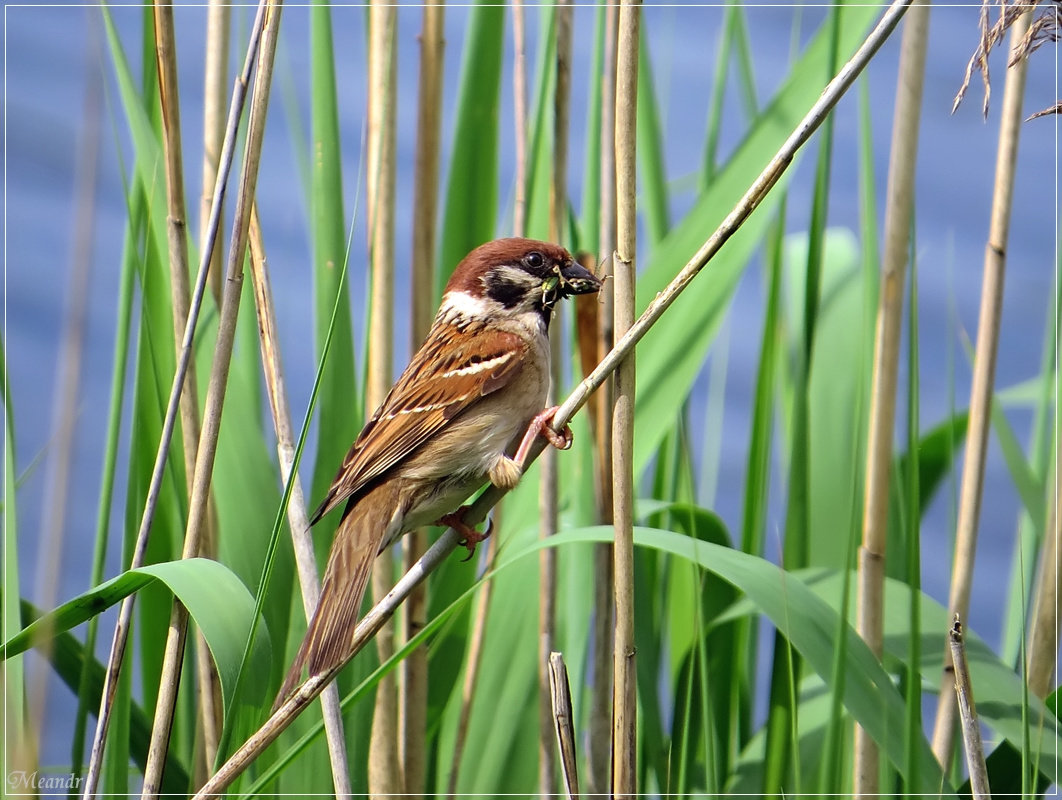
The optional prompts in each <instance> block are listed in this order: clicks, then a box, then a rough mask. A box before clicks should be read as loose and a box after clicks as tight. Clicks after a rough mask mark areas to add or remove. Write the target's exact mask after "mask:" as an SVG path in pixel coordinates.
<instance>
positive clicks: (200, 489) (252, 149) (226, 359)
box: [141, 3, 282, 800]
mask: <svg viewBox="0 0 1062 800" xmlns="http://www.w3.org/2000/svg"><path fill="white" fill-rule="evenodd" d="M281 8H282V6H281V5H280V4H279V3H274V4H272V5H270V6H268V8H267V10H266V17H265V26H264V28H263V34H262V49H261V52H260V53H259V58H258V77H257V79H256V81H255V86H254V94H253V96H252V99H251V115H250V122H249V124H248V132H247V147H246V150H245V157H244V164H243V171H242V174H241V180H240V193H239V197H238V199H237V203H236V222H235V225H234V230H233V237H232V243H231V247H230V248H229V257H228V262H227V264H226V275H225V277H226V283H225V295H224V299H223V302H222V304H221V316H220V320H219V323H218V338H217V343H216V345H215V351H214V362H213V364H212V367H211V373H210V384H209V386H208V388H207V400H206V413H205V415H204V419H203V430H202V433H201V435H200V437H199V447H198V449H197V451H196V462H195V476H194V478H193V481H192V496H191V500H190V501H189V504H188V527H187V530H186V531H185V538H184V550H183V553H182V557H183V558H191V557H192V556H194V555H196V554H197V553H198V552H199V546H200V542H201V539H202V531H203V526H204V520H205V518H206V514H207V500H208V497H209V493H210V479H211V475H212V474H213V470H214V456H215V455H216V453H217V437H218V431H219V430H220V428H221V412H222V407H223V406H224V403H225V389H226V388H227V384H228V374H229V364H230V362H231V357H232V345H233V341H234V339H235V335H236V319H237V315H238V313H239V307H240V289H241V286H242V284H243V259H244V254H245V252H246V249H247V228H248V223H249V220H250V207H251V202H252V198H253V197H254V190H255V183H256V181H257V177H258V164H259V160H260V158H261V153H262V136H263V128H264V126H265V114H266V109H267V107H268V102H269V89H270V86H271V83H272V64H273V57H274V55H275V53H276V42H277V28H278V27H279V25H280V11H281ZM187 626H188V612H187V611H186V610H185V608H184V606H182V605H181V604H180V603H179V602H176V601H175V602H174V603H173V607H172V610H171V614H170V628H169V633H168V635H167V638H166V648H165V652H164V655H163V664H162V679H161V682H160V683H161V685H160V686H159V694H158V701H157V703H156V705H155V719H154V723H153V726H152V729H151V743H150V745H149V746H148V758H147V765H146V767H145V769H144V788H143V793H142V795H141V796H142V798H144V800H147V798H154V797H157V796H158V793H159V787H160V786H161V781H162V769H163V766H164V765H165V760H166V752H167V750H168V747H169V739H170V726H171V725H172V723H173V708H174V703H175V702H176V700H177V689H178V686H179V685H180V676H181V662H182V660H183V657H184V645H185V633H186V631H187Z"/></svg>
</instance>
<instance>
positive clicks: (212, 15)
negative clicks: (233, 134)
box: [199, 0, 232, 307]
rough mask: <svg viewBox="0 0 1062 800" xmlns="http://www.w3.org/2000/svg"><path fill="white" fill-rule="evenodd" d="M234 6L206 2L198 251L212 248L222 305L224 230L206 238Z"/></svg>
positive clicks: (213, 285)
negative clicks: (201, 187) (201, 176)
mask: <svg viewBox="0 0 1062 800" xmlns="http://www.w3.org/2000/svg"><path fill="white" fill-rule="evenodd" d="M231 22H232V6H230V5H229V4H228V3H225V2H223V0H209V3H208V6H207V26H206V55H205V59H204V64H203V190H202V193H201V194H200V197H199V252H201V253H205V252H208V251H209V252H210V254H211V255H210V279H209V280H210V291H211V293H212V294H213V295H214V302H215V303H216V304H217V305H218V306H219V307H220V306H221V243H222V241H224V237H223V234H224V230H223V229H222V228H219V229H218V230H217V231H216V232H215V233H214V239H213V241H207V236H208V235H209V233H208V231H209V227H210V203H211V200H212V199H213V196H212V189H213V186H214V181H216V180H217V177H218V163H219V162H220V159H221V148H222V145H223V143H224V140H225V97H226V95H227V94H228V88H229V31H230V28H231Z"/></svg>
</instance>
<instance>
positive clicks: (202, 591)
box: [2, 558, 270, 712]
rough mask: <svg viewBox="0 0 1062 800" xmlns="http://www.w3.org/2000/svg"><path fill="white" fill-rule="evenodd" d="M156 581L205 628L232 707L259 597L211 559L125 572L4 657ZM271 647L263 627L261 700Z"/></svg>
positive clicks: (258, 652)
mask: <svg viewBox="0 0 1062 800" xmlns="http://www.w3.org/2000/svg"><path fill="white" fill-rule="evenodd" d="M156 580H158V581H161V582H162V583H164V584H165V585H166V586H167V587H168V588H169V589H170V591H172V592H173V593H174V594H175V595H176V596H177V597H178V598H179V599H180V601H181V603H183V604H184V606H185V608H187V609H188V611H189V613H190V614H191V616H192V618H193V619H194V620H195V623H196V625H197V626H198V627H199V629H200V630H201V631H202V632H203V636H204V637H205V638H206V640H207V644H208V645H209V646H210V652H211V653H212V654H213V656H214V662H215V664H217V667H218V674H219V675H220V677H221V685H222V692H223V694H224V696H225V702H226V712H229V711H231V709H230V708H229V700H230V699H231V694H230V693H231V691H232V686H233V683H234V681H235V678H236V673H237V671H238V670H239V667H240V659H241V657H242V655H243V645H244V642H245V641H246V640H247V630H248V628H250V624H251V615H252V613H253V609H254V601H253V599H252V598H251V595H250V593H249V592H248V591H247V588H246V587H245V586H244V585H243V584H242V583H241V582H240V580H239V578H237V577H236V576H235V575H234V574H233V573H232V572H230V571H229V569H228V568H227V567H225V566H224V565H222V564H219V563H218V562H216V561H211V560H210V559H206V558H190V559H186V560H183V561H168V562H164V563H161V564H151V565H149V566H146V567H141V568H139V569H135V570H129V571H127V572H124V573H122V574H121V575H119V576H117V577H116V578H112V579H111V580H109V581H107V582H106V583H104V584H102V585H101V586H97V587H96V588H95V589H92V590H91V591H88V592H85V593H84V594H82V595H79V596H78V597H75V598H74V599H73V600H70V601H68V602H66V603H64V604H63V605H61V606H59V607H58V608H56V609H55V610H54V611H51V612H49V613H48V614H45V615H44V616H43V617H41V618H40V619H38V620H36V621H35V622H33V623H31V624H30V625H28V626H27V627H26V628H24V629H23V630H21V631H20V632H19V633H17V634H15V635H14V636H13V637H11V638H10V639H9V640H8V641H7V642H6V643H5V644H4V646H3V653H2V655H3V658H4V659H8V658H11V657H12V656H14V655H17V654H19V653H21V652H23V651H25V650H26V649H28V648H29V647H31V646H33V645H35V644H36V643H37V641H38V638H39V636H40V635H42V634H44V633H45V632H48V633H49V634H50V635H54V634H56V633H61V632H63V631H67V630H69V629H70V628H73V627H74V626H75V625H80V624H81V623H82V622H84V621H85V620H87V619H89V618H90V617H93V616H95V615H97V614H99V613H100V612H102V611H104V610H105V609H107V608H110V607H111V606H112V605H114V604H115V603H117V602H119V601H121V600H122V599H123V598H125V597H127V596H128V595H130V594H132V593H133V592H135V591H137V590H138V589H140V588H142V587H144V586H147V585H148V584H150V583H152V582H153V581H156ZM269 650H270V645H269V636H268V632H267V631H263V635H262V636H260V637H258V639H257V640H256V647H255V651H254V653H253V654H252V658H253V663H254V670H253V674H255V675H257V676H258V677H259V678H260V680H259V681H258V685H257V686H256V687H253V688H252V691H251V692H250V696H251V697H252V698H254V699H255V700H256V701H260V700H262V699H263V697H264V691H265V688H266V677H267V676H268V673H269V658H270V652H269ZM256 691H257V694H256Z"/></svg>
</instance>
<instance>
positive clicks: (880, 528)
mask: <svg viewBox="0 0 1062 800" xmlns="http://www.w3.org/2000/svg"><path fill="white" fill-rule="evenodd" d="M928 34H929V6H928V5H917V6H915V7H914V8H912V9H911V11H910V13H909V14H908V15H907V20H906V21H905V23H904V31H903V39H902V43H901V45H900V65H899V74H898V76H897V80H896V100H895V105H894V112H893V129H892V153H891V155H890V157H889V179H888V186H887V189H886V198H887V199H886V206H885V252H884V255H883V257H882V271H881V290H880V292H879V301H878V318H877V330H876V335H875V337H874V376H873V385H872V388H871V401H870V417H869V419H870V431H869V433H868V436H867V438H868V444H867V477H866V487H865V492H866V496H865V499H864V505H863V543H862V546H861V547H860V548H859V567H858V596H859V601H858V610H857V626H858V630H859V635H860V636H862V637H863V639H864V640H865V641H866V643H867V645H868V646H869V647H870V649H871V651H872V652H873V653H874V655H876V656H877V657H878V658H879V659H880V658H881V654H882V637H883V632H884V627H883V626H884V609H883V605H884V590H885V547H886V545H885V540H886V534H887V532H888V512H889V478H890V475H891V472H890V470H891V468H892V437H893V428H894V426H895V417H896V377H897V373H898V370H899V361H900V330H901V328H902V327H903V299H904V282H905V280H906V273H907V257H908V253H909V247H908V245H909V242H910V233H911V214H912V212H913V209H914V193H915V168H916V166H917V161H918V123H919V117H920V115H921V111H922V86H923V84H924V82H925V63H926V47H927V42H928V38H929V36H928ZM912 313H914V312H913V311H912ZM854 736H855V739H854V751H855V755H854V764H853V769H852V773H853V780H854V793H855V795H856V796H857V797H865V796H870V795H876V794H877V793H878V789H879V787H878V777H879V769H878V764H879V752H878V746H877V743H876V742H875V741H874V740H873V738H871V736H870V735H869V734H868V733H867V732H866V730H864V729H863V728H862V727H861V726H859V725H856V727H855V731H854Z"/></svg>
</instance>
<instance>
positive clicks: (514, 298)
mask: <svg viewBox="0 0 1062 800" xmlns="http://www.w3.org/2000/svg"><path fill="white" fill-rule="evenodd" d="M486 289H487V296H488V297H489V298H490V299H491V300H494V301H495V302H498V303H501V304H502V305H503V306H505V307H506V308H515V307H516V306H518V305H520V304H521V303H522V302H523V301H524V298H525V295H526V293H527V287H526V286H522V285H520V284H518V283H513V282H511V281H507V280H505V279H504V278H498V277H494V279H493V280H489V281H487V286H486Z"/></svg>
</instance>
